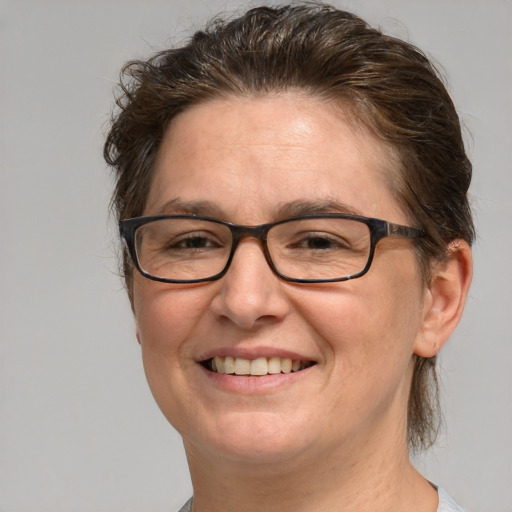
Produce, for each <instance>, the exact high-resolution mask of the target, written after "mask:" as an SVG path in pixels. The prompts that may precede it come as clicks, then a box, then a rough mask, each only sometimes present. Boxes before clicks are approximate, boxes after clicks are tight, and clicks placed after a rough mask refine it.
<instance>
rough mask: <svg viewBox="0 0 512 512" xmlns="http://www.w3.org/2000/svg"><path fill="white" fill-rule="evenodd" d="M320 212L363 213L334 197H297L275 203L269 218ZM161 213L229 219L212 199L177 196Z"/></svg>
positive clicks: (159, 213)
mask: <svg viewBox="0 0 512 512" xmlns="http://www.w3.org/2000/svg"><path fill="white" fill-rule="evenodd" d="M322 213H343V214H348V215H363V214H362V213H361V212H360V211H358V210H356V209H354V208H353V207H351V206H349V205H347V204H345V203H342V202H340V201H337V200H334V199H321V200H309V199H299V200H295V201H289V202H285V203H281V204H279V205H277V206H276V207H275V208H274V210H273V215H272V217H273V218H272V219H271V220H280V219H285V218H288V217H296V216H300V215H312V214H322ZM161 214H186V215H204V216H207V217H214V218H217V219H221V220H226V221H230V219H229V218H228V215H226V213H225V212H224V210H223V209H222V207H221V206H220V205H218V204H217V203H214V202H212V201H206V200H205V201H201V200H200V201H183V200H181V199H180V198H179V197H176V198H174V199H171V200H170V201H167V202H166V203H165V204H164V205H163V206H162V207H161V208H159V209H158V211H157V215H161Z"/></svg>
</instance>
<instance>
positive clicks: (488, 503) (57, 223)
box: [0, 0, 512, 512]
mask: <svg viewBox="0 0 512 512" xmlns="http://www.w3.org/2000/svg"><path fill="white" fill-rule="evenodd" d="M237 5H242V4H241V2H226V1H217V0H215V1H207V0H189V1H187V2H185V1H183V2H179V1H177V0H167V1H159V0H145V1H126V0H124V1H122V0H118V1H114V0H101V1H100V0H89V1H85V0H83V1H80V0H66V1H64V0H63V1H50V0H4V1H0V58H1V62H0V65H1V67H0V73H1V74H0V134H1V138H0V165H1V175H0V222H1V223H0V294H1V295H0V301H1V303H0V306H1V310H0V311H1V313H0V315H1V317H0V326H1V327H0V335H1V345H0V511H1V512H22V511H23V512H29V511H30V512H43V511H51V512H60V511H62V512H64V511H65V512H73V511H77V512H82V511H95V512H116V511H123V512H131V511H142V510H151V511H152V512H159V511H162V512H163V511H167V512H170V511H172V510H174V509H176V508H178V507H179V505H181V504H182V502H183V501H184V500H185V499H186V498H187V497H188V496H189V494H190V492H191V486H190V481H189V477H188V472H187V467H186V462H185V457H184V454H183V451H182V447H181V442H180V439H179V437H178V435H177V434H176V433H175V432H174V431H173V430H172V429H171V428H170V427H169V426H168V424H167V423H166V421H165V420H164V418H163V416H161V414H160V412H159V411H158V409H157V407H156V405H155V404H154V403H153V400H152V398H151V396H150V393H149V391H148V388H147V385H146V383H145V379H144V376H143V372H142V365H141V362H140V355H139V348H138V345H137V343H136V341H135V337H134V334H133V321H132V318H131V314H130V310H129V305H128V301H127V299H126V297H125V294H124V292H123V290H122V285H121V282H120V279H119V278H118V277H117V275H116V259H115V242H114V240H115V229H114V227H113V222H112V219H110V218H109V214H108V207H107V204H108V201H109V196H110V191H111V180H110V177H109V173H108V171H107V170H106V168H105V164H104V163H103V161H102V158H101V147H102V140H103V137H104V134H105V132H106V129H107V121H108V112H109V110H110V105H111V101H112V92H111V91H112V86H113V84H114V82H115V81H116V77H117V73H118V70H119V68H120V66H121V64H122V63H124V62H125V61H126V60H128V59H131V58H134V57H141V56H147V55H149V54H151V53H152V52H154V51H156V50H158V49H161V48H163V47H164V46H165V44H166V42H168V41H169V38H174V37H175V38H177V39H178V40H179V39H182V38H183V37H184V36H186V35H187V34H188V33H189V30H190V29H191V28H193V27H196V28H197V27H199V26H200V25H201V24H202V22H203V21H204V20H205V19H206V18H208V17H210V16H211V15H212V14H214V13H216V12H218V11H219V10H225V9H231V8H233V7H235V6H237ZM336 5H338V6H341V7H345V8H348V9H351V10H354V11H355V12H357V13H360V14H362V15H363V16H365V17H367V19H368V20H369V21H371V22H372V23H373V24H377V25H381V26H383V27H384V28H385V30H386V31H387V32H389V33H392V34H394V35H397V36H399V37H403V38H406V39H409V40H410V41H412V42H413V43H416V44H417V45H419V46H420V47H421V48H423V49H425V50H426V51H428V52H429V53H430V54H431V55H432V56H434V58H435V59H436V60H437V61H438V62H439V63H440V64H441V65H442V66H443V67H444V69H445V70H446V73H447V75H448V79H449V83H450V91H452V93H453V96H454V99H455V102H456V105H457V107H458V110H459V111H460V113H461V116H462V119H463V121H464V123H465V125H466V127H467V136H466V138H467V141H468V147H469V152H470V154H471V156H472V158H473V161H474V166H475V175H474V183H473V186H472V195H473V198H474V207H475V214H476V221H477V226H478V231H479V239H478V241H477V243H476V246H475V262H476V276H475V279H474V284H473V287H472V291H471V294H470V298H469V303H468V306H467V311H466V314H465V318H464V320H463V321H462V324H461V325H460V327H459V329H458V331H457V333H456V334H455V335H454V336H453V338H452V340H451V341H450V343H449V344H448V346H447V347H446V348H445V349H444V352H443V354H442V358H441V366H442V380H443V396H444V405H445V411H446V431H445V434H443V436H442V437H441V439H440V441H439V445H438V447H437V448H436V449H435V450H433V451H432V452H431V453H430V454H429V455H427V456H422V457H420V458H418V460H417V464H418V466H419V467H420V468H421V469H422V470H423V471H424V472H425V474H426V475H427V476H428V477H429V478H430V479H431V480H433V481H435V482H439V483H441V484H442V485H443V486H445V487H446V488H448V489H449V490H450V492H451V493H452V494H453V495H454V496H455V497H456V498H457V499H459V500H460V501H461V502H462V503H464V504H465V505H466V506H467V507H468V508H469V509H471V510H472V511H473V512H484V511H485V512H511V511H512V485H511V483H512V434H511V433H512V400H511V389H512V385H511V384H512V382H511V380H512V372H511V369H512V322H511V316H512V307H511V306H512V273H511V265H510V261H511V256H512V247H511V246H512V242H511V240H512V238H511V236H510V235H511V231H512V230H511V220H512V204H511V197H512V173H511V163H512V154H511V147H512V144H511V143H512V140H511V133H512V126H511V125H512V99H511V94H510V90H511V84H512V60H511V55H512V3H511V2H510V1H505V0H502V1H499V0H493V1H489V0H487V1H483V0H482V1H469V0H443V1H421V2H420V1H410V0H409V1H407V0H395V1H392V0H387V1H381V2H371V1H364V0H359V1H356V0H354V1H348V0H345V1H339V2H336Z"/></svg>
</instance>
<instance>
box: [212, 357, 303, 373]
mask: <svg viewBox="0 0 512 512" xmlns="http://www.w3.org/2000/svg"><path fill="white" fill-rule="evenodd" d="M310 365H311V363H303V362H302V361H301V360H292V359H291V358H289V357H283V358H281V357H269V358H266V357H258V358H256V359H252V360H251V359H245V358H243V357H236V358H233V357H230V356H228V357H220V356H215V357H214V358H213V359H211V370H212V371H213V372H216V373H227V374H235V375H268V374H270V375H275V374H278V373H291V372H298V371H299V370H303V369H304V368H307V367H308V366H310Z"/></svg>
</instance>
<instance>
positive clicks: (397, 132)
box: [105, 5, 474, 512]
mask: <svg viewBox="0 0 512 512" xmlns="http://www.w3.org/2000/svg"><path fill="white" fill-rule="evenodd" d="M124 74H125V77H124V78H123V89H122V93H121V95H120V97H119V100H118V106H119V110H118V111H117V112H116V113H115V115H114V118H113V124H112V128H111V131H110V133H109V135H108V139H107V142H106V145H105V157H106V159H107V161H108V162H109V164H110V165H112V166H113V167H114V169H115V171H116V173H117V185H116V190H115V195H114V206H115V209H116V214H117V216H118V218H119V219H120V228H121V234H122V236H123V238H124V240H125V241H126V251H125V254H124V276H125V279H126V285H127V290H128V293H129V296H130V300H131V304H132V308H133V312H134V315H135V320H136V334H137V339H138V340H139V343H140V345H141V348H142V356H143V362H144V368H145V371H146V375H147V379H148V382H149V385H150V388H151V390H152V393H153V395H154V397H155V399H156V401H157V403H158V405H159V406H160V408H161V410H162V412H163V413H164V415H165V416H166V418H167V419H168V420H169V421H170V423H171V424H172V425H173V426H174V427H175V428H176V429H177V430H178V432H180V434H181V435H182V437H183V441H184V446H185V450H186V453H187V458H188V462H189V467H190V472H191V477H192V483H193V487H194V498H193V500H190V501H189V503H187V504H186V505H185V506H184V508H183V509H182V510H183V511H186V510H193V511H194V512H203V511H208V512H215V511H218V510H239V511H251V510H256V509H257V510H266V511H271V510H276V511H287V510H294V511H297V510H302V511H324V510H325V511H327V510H329V511H331V510H344V511H350V510H359V511H362V510H372V511H375V510H379V511H388V510H389V511H391V510H392V511H394V512H396V511H401V510H404V511H405V510H415V511H419V512H422V511H424V512H434V511H436V510H437V511H448V510H462V509H461V508H460V507H459V506H458V505H457V504H456V503H455V502H454V501H453V500H452V499H451V498H450V497H449V495H448V494H447V493H446V491H444V490H443V489H442V488H438V487H437V486H435V485H434V484H431V483H430V482H428V481H427V480H425V479H424V478H423V477H422V476H421V475H420V474H419V473H418V472H417V471H416V470H415V468H414V467H413V466H412V464H411V463H410V460H409V453H410V452H413V451H415V450H419V449H423V448H427V447H428V446H429V445H431V444H432V443H433V441H434V439H435V434H436V430H437V426H438V425H437V421H438V416H437V414H438V403H437V394H436V392H437V389H436V383H437V381H436V373H435V358H436V355H437V353H438V352H439V350H440V349H441V347H442V346H443V344H444V343H445V342H446V341H447V339H448V338H449V336H450V335H451V333H452V332H453V330H454V328H455V327H456V325H457V323H458V321H459V319H460V317H461V314H462V310H463V307H464V302H465V299H466V295H467V291H468V287H469V284H470V281H471V272H472V265H471V249H470V244H471V242H472V239H473V235H474V230H473V224H472V219H471V213H470V209H469V206H468V200H467V190H468V187H469V183H470V180H471V164H470V162H469V161H468V159H467V157H466V154H465V150H464V146H463V143H462V138H461V132H460V125H459V120H458V117H457V114H456V112H455V110H454V107H453V104H452V102H451V100H450V98H449V96H448V94H447V92H446V90H445V88H444V86H443V84H442V82H441V80H440V79H439V77H438V76H437V74H436V71H435V69H434V68H433V66H432V65H431V64H430V62H429V61H428V59H427V58H426V57H425V56H424V55H423V54H422V53H421V52H420V51H419V50H418V49H416V48H414V47H412V46H411V45H409V44H407V43H405V42H403V41H399V40H396V39H394V38H391V37H388V36H385V35H382V34H381V33H380V32H379V31H377V30H374V29H371V28H370V27H368V26H367V25H366V24H365V22H364V21H362V20H361V19H359V18H357V17H356V16H354V15H352V14H349V13H346V12H343V11H339V10H336V9H334V8H332V7H329V6H325V5H314V6H312V5H306V6H295V7H291V6H284V7H280V8H266V7H264V8H258V9H252V10H250V11H248V12H247V13H246V14H244V15H242V16H241V17H239V18H237V19H234V20H232V21H222V20H219V19H217V20H215V21H213V22H212V23H211V24H210V25H209V26H208V27H207V28H206V29H205V30H204V31H199V32H197V33H196V34H195V35H194V37H193V38H192V39H191V41H190V42H189V43H188V44H187V45H186V46H184V47H183V48H177V49H171V50H167V51H164V52H161V53H160V54H158V55H156V56H155V57H153V58H152V59H150V60H149V61H147V62H133V63H130V64H128V65H127V67H125V69H124Z"/></svg>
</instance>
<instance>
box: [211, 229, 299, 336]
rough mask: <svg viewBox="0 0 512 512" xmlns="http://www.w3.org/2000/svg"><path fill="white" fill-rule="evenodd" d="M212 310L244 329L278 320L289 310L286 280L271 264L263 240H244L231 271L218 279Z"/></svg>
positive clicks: (251, 328)
mask: <svg viewBox="0 0 512 512" xmlns="http://www.w3.org/2000/svg"><path fill="white" fill-rule="evenodd" d="M218 283H219V291H218V294H217V295H216V296H215V297H214V299H213V301H212V305H211V308H212V311H213V313H214V314H215V315H216V316H217V318H219V319H223V320H227V321H229V322H232V323H233V324H235V325H237V326H238V327H239V328H240V329H243V330H247V331H250V330H254V329H257V328H258V327H259V326H261V325H266V324H268V323H272V322H278V321H279V320H281V319H282V318H284V317H285V316H286V314H287V313H288V311H289V303H288V300H287V298H286V294H285V293H284V286H286V283H284V282H283V281H282V280H280V279H279V278H278V277H277V276H276V275H275V274H274V273H273V271H272V270H271V268H270V267H269V266H268V263H267V261H266V259H265V255H264V254H263V249H262V247H261V245H260V242H259V241H258V240H256V239H245V240H242V241H241V242H240V243H239V245H238V247H237V249H236V252H235V254H234V256H233V260H232V262H231V265H230V267H229V269H228V271H227V273H226V274H225V275H224V276H223V277H222V278H221V279H220V280H219V281H218Z"/></svg>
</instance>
